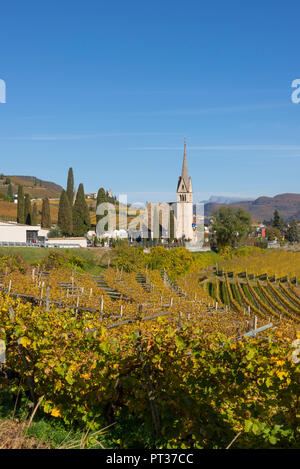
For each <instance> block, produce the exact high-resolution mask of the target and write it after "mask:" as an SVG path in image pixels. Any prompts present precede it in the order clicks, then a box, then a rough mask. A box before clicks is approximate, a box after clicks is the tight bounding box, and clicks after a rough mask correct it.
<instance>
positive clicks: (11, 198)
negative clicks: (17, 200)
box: [7, 182, 14, 202]
mask: <svg viewBox="0 0 300 469" xmlns="http://www.w3.org/2000/svg"><path fill="white" fill-rule="evenodd" d="M7 199H8V201H9V202H13V201H14V191H13V186H12V183H11V182H10V183H9V186H8V188H7Z"/></svg>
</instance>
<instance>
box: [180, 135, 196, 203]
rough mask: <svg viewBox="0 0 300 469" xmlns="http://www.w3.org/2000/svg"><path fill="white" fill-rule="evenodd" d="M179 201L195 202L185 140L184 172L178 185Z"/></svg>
mask: <svg viewBox="0 0 300 469" xmlns="http://www.w3.org/2000/svg"><path fill="white" fill-rule="evenodd" d="M177 201H178V202H192V201H193V189H192V179H191V178H190V176H189V171H188V164H187V153H186V140H184V152H183V162H182V171H181V176H179V179H178V185H177Z"/></svg>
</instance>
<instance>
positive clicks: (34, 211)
mask: <svg viewBox="0 0 300 469" xmlns="http://www.w3.org/2000/svg"><path fill="white" fill-rule="evenodd" d="M37 223H38V209H37V205H36V202H34V204H33V207H32V218H31V224H32V225H34V226H36V225H37Z"/></svg>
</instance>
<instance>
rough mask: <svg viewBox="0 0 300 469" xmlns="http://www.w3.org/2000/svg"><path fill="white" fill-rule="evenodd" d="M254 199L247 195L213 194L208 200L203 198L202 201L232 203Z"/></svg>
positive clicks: (206, 202)
mask: <svg viewBox="0 0 300 469" xmlns="http://www.w3.org/2000/svg"><path fill="white" fill-rule="evenodd" d="M249 200H253V199H250V198H247V197H234V196H233V197H230V196H225V195H211V196H210V198H209V199H208V200H201V202H200V203H202V204H208V203H216V204H232V203H235V202H243V201H249Z"/></svg>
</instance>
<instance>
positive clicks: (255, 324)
mask: <svg viewBox="0 0 300 469" xmlns="http://www.w3.org/2000/svg"><path fill="white" fill-rule="evenodd" d="M255 329H257V316H254V330H255Z"/></svg>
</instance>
